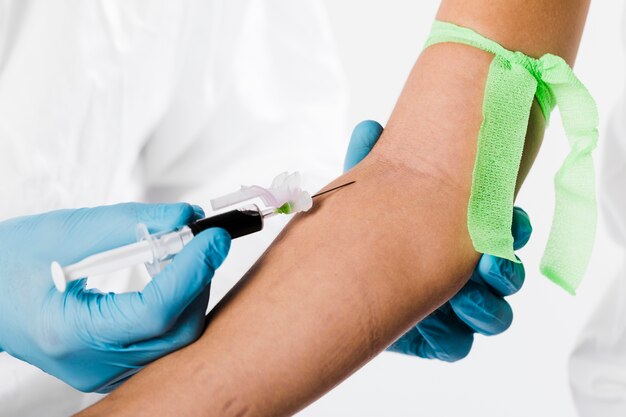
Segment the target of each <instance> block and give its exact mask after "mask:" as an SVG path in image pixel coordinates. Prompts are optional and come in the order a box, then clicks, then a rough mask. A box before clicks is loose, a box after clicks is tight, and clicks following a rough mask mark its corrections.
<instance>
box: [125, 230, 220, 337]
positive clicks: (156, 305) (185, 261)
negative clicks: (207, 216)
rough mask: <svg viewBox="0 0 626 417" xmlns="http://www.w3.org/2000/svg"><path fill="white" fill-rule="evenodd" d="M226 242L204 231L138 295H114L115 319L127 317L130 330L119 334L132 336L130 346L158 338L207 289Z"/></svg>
mask: <svg viewBox="0 0 626 417" xmlns="http://www.w3.org/2000/svg"><path fill="white" fill-rule="evenodd" d="M230 240H231V239H230V236H229V235H228V233H227V232H226V231H224V230H222V229H209V230H206V231H204V232H202V233H200V234H199V235H197V236H195V237H194V238H193V239H192V240H191V242H189V244H188V245H187V246H186V247H185V248H184V249H183V250H182V251H181V252H180V253H179V254H178V255H176V257H175V258H174V260H173V262H172V263H170V264H169V265H167V266H166V267H165V269H164V270H163V271H162V272H161V273H160V274H158V275H157V276H156V277H154V279H153V280H152V281H151V282H150V283H149V284H148V285H146V287H145V288H144V290H143V291H142V292H141V293H126V294H119V295H117V297H116V304H117V308H118V310H119V313H120V314H119V316H121V317H122V318H129V317H130V319H128V320H127V326H130V327H129V328H127V329H124V330H121V331H126V332H128V331H131V332H132V335H133V338H134V339H133V340H131V342H133V341H141V340H146V339H152V338H155V337H159V336H161V335H164V334H165V333H167V332H168V331H169V330H170V329H171V328H172V327H173V326H174V324H175V323H176V321H177V320H178V318H179V316H180V315H181V314H182V313H183V311H184V310H185V308H187V306H189V305H190V304H191V302H192V301H193V300H194V299H196V297H198V295H200V294H201V293H202V292H203V291H204V290H206V289H207V286H208V285H209V283H210V282H211V279H212V278H213V275H214V273H215V270H216V269H217V268H218V267H219V266H220V265H221V264H222V262H223V261H224V259H225V258H226V255H227V254H228V251H229V249H230ZM118 321H119V320H118ZM122 327H125V326H122Z"/></svg>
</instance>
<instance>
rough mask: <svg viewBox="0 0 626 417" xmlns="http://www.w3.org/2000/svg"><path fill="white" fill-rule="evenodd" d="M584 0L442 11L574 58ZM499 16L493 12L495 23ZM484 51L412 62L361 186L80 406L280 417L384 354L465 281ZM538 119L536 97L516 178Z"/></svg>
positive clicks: (535, 138)
mask: <svg viewBox="0 0 626 417" xmlns="http://www.w3.org/2000/svg"><path fill="white" fill-rule="evenodd" d="M587 6H588V4H587V0H550V1H540V0H500V1H493V0H445V1H443V4H442V8H441V10H440V13H439V18H440V19H442V20H446V21H451V22H454V23H457V24H460V25H464V26H468V27H471V28H473V29H475V30H477V31H478V32H480V33H483V34H485V35H487V36H489V37H490V38H492V39H495V40H498V41H499V42H501V43H502V44H503V45H504V46H505V47H508V48H509V49H518V50H522V51H525V52H527V53H529V54H532V55H535V56H538V55H541V54H543V53H545V52H552V53H556V54H559V55H561V56H564V57H565V58H566V59H567V60H568V61H569V62H570V63H571V62H572V61H573V59H574V56H575V51H576V49H577V45H578V42H579V38H580V34H581V32H582V28H583V25H584V20H585V15H586V12H587ZM496 16H497V18H495V17H496ZM491 59H492V56H491V55H489V54H487V53H485V52H481V51H480V50H478V49H474V48H471V47H467V46H462V45H457V44H441V45H436V46H433V47H431V48H429V49H428V50H426V51H425V52H424V53H423V54H422V55H421V56H420V58H419V59H418V61H417V64H416V65H415V67H414V69H413V71H412V73H411V75H410V77H409V79H408V82H407V84H406V86H405V88H404V90H403V92H402V95H401V97H400V99H399V101H398V104H397V107H396V109H395V111H394V113H393V115H392V118H391V120H390V121H389V123H388V125H387V128H386V130H385V133H384V135H383V137H382V138H381V140H380V141H379V144H378V145H377V146H376V148H375V149H374V150H373V151H372V153H371V155H370V156H369V157H368V158H366V159H365V161H364V162H363V163H361V164H360V165H359V166H357V167H356V168H355V169H353V170H352V171H350V172H348V173H347V174H346V175H344V176H343V177H341V178H340V179H338V180H337V181H335V182H334V183H333V184H331V185H337V184H341V183H343V182H345V181H349V180H356V183H355V184H354V185H351V186H349V187H346V188H344V189H342V190H341V191H337V192H335V193H331V194H329V195H327V196H325V197H324V198H323V200H321V201H317V203H318V204H319V206H318V207H317V208H316V209H315V210H314V211H313V212H312V213H308V214H305V215H301V216H299V217H298V218H297V219H295V220H294V221H293V222H292V223H291V224H290V225H289V226H288V227H287V229H286V230H285V231H284V232H283V234H282V235H281V236H280V237H279V238H278V240H277V241H276V242H275V243H274V244H273V245H272V246H271V248H270V249H269V250H268V251H267V253H266V254H265V255H264V256H263V257H262V258H261V259H260V260H259V262H258V263H257V264H256V265H255V266H254V267H253V268H252V270H251V271H250V272H249V273H248V274H247V275H246V277H245V278H244V279H243V280H242V282H241V283H240V284H239V285H238V286H237V287H236V288H235V289H234V290H233V291H232V292H231V294H230V295H229V296H228V297H227V298H226V299H225V300H224V301H223V302H222V303H221V304H220V305H219V306H218V308H217V310H216V311H215V312H214V313H213V314H212V318H211V321H210V324H209V326H208V328H207V330H206V332H205V334H204V335H203V337H202V338H201V339H200V340H199V341H198V342H196V343H194V344H193V345H191V346H189V347H187V348H185V349H182V350H180V351H178V352H175V353H173V354H171V355H169V356H167V357H165V358H163V359H161V360H159V361H157V362H156V363H154V364H152V365H150V366H148V367H147V368H146V369H145V370H144V371H142V372H140V373H139V374H138V375H137V376H135V377H133V378H132V379H131V380H130V381H129V382H127V383H126V384H125V385H124V386H122V387H121V388H120V389H119V390H117V391H116V392H114V393H113V394H112V395H111V396H109V397H108V398H107V399H105V400H104V401H102V402H101V403H99V404H97V405H96V406H95V407H93V408H91V409H90V410H89V411H87V412H86V413H85V415H98V414H100V415H129V416H131V415H132V416H142V415H146V416H150V415H177V416H179V415H194V416H195V415H198V416H213V415H215V416H231V415H232V416H280V415H289V414H292V413H294V412H295V411H296V410H298V409H300V408H302V407H303V406H305V405H306V404H308V403H310V402H311V401H313V400H315V399H316V398H318V397H319V396H321V395H322V394H324V393H325V392H326V391H328V390H329V389H331V388H332V387H333V386H334V385H336V384H337V383H339V382H340V381H342V380H343V379H344V378H346V377H347V376H348V375H350V374H351V373H352V372H354V371H355V370H356V369H357V368H359V367H360V366H362V365H363V364H364V363H366V362H367V361H368V360H370V359H371V358H372V357H373V356H374V355H376V354H377V353H379V352H380V351H381V350H383V349H384V348H385V347H386V346H387V345H389V344H390V343H391V342H393V341H394V340H395V339H396V338H397V337H399V336H400V335H401V334H402V333H403V332H405V331H406V330H407V329H408V328H409V327H410V326H412V325H413V324H414V323H415V322H416V321H418V320H419V319H421V318H422V317H424V316H425V315H427V314H428V313H430V312H431V311H433V310H434V309H436V308H437V307H438V306H439V305H440V304H442V303H443V302H444V301H445V300H447V299H448V298H450V297H451V296H452V295H453V294H454V293H455V292H456V291H457V290H458V289H459V288H460V287H461V286H462V285H463V284H464V283H465V281H466V280H467V278H468V277H469V274H470V272H471V271H472V269H473V267H474V264H475V262H476V260H477V257H478V255H477V254H476V253H475V252H474V250H473V248H472V244H471V241H470V239H469V235H468V231H467V202H468V198H469V193H470V185H471V175H472V168H473V164H474V157H475V150H476V138H477V135H478V129H479V127H480V124H481V120H482V115H481V108H482V101H483V90H484V85H485V80H486V76H487V71H488V67H489V64H490V61H491ZM543 128H544V123H543V120H542V118H541V115H540V111H539V110H538V107H537V106H536V105H535V106H534V107H533V112H532V116H531V124H530V126H529V131H528V138H527V145H526V150H525V152H524V161H523V164H522V172H521V175H520V179H523V178H524V176H525V174H526V173H527V171H528V169H529V167H530V165H531V163H532V160H533V158H534V156H535V154H536V151H537V149H538V147H539V143H540V141H541V137H542V135H543Z"/></svg>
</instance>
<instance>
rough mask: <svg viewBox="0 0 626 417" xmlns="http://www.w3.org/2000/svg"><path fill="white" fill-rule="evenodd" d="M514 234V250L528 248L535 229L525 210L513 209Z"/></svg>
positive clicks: (512, 230) (512, 228)
mask: <svg viewBox="0 0 626 417" xmlns="http://www.w3.org/2000/svg"><path fill="white" fill-rule="evenodd" d="M511 233H512V234H513V249H515V250H518V249H521V248H523V247H524V246H526V244H527V243H528V240H529V239H530V235H531V234H532V233H533V227H532V225H531V224H530V217H528V213H526V212H525V211H524V209H522V208H520V207H514V208H513V225H512V226H511Z"/></svg>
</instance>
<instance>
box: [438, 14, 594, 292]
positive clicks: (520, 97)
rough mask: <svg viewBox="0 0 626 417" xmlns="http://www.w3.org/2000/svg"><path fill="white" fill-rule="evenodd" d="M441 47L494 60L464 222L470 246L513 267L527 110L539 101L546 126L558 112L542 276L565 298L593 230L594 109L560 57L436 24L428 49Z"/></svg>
mask: <svg viewBox="0 0 626 417" xmlns="http://www.w3.org/2000/svg"><path fill="white" fill-rule="evenodd" d="M444 42H455V43H461V44H465V45H470V46H473V47H476V48H479V49H482V50H484V51H487V52H490V53H492V54H494V55H495V56H494V59H493V61H492V62H491V66H490V67H489V74H488V76H487V83H486V86H485V95H484V101H483V121H482V125H481V127H480V131H479V134H478V149H477V153H476V162H475V165H474V173H473V179H472V190H471V195H470V201H469V208H468V213H467V223H468V229H469V233H470V236H471V238H472V242H473V244H474V248H475V249H476V250H477V251H478V252H481V253H487V254H490V255H495V256H497V257H500V258H506V259H509V260H512V261H514V262H518V260H517V258H516V257H515V254H514V253H513V236H512V235H511V223H512V219H513V199H514V193H515V184H516V181H517V174H518V171H519V166H520V161H521V159H522V151H523V149H524V141H525V138H526V130H527V128H528V119H529V117H530V108H531V105H532V102H533V99H534V98H535V97H537V102H538V103H539V105H540V107H541V110H542V112H543V115H544V117H545V118H546V121H548V120H549V116H550V113H551V111H552V109H553V108H554V107H555V106H558V107H559V110H560V113H561V119H562V121H563V127H564V128H565V132H566V134H567V138H568V140H569V143H570V148H571V152H570V154H569V155H568V156H567V158H566V159H565V162H564V163H563V166H561V169H560V170H559V171H558V173H557V174H556V177H555V181H554V183H555V193H556V203H555V209H554V220H553V223H552V229H551V231H550V237H549V239H548V243H547V246H546V250H545V253H544V255H543V259H542V261H541V271H542V272H543V274H544V275H546V276H547V277H548V278H550V279H551V280H552V281H554V282H555V283H557V284H558V285H560V286H561V287H563V288H564V289H565V290H567V291H568V292H570V293H572V294H573V293H574V292H575V290H576V288H577V287H578V285H579V284H580V281H581V280H582V277H583V275H584V273H585V269H586V267H587V264H588V263H589V258H590V256H591V251H592V248H593V242H594V238H595V230H596V217H597V213H596V211H597V209H596V196H595V171H594V167H593V160H592V157H591V153H592V151H593V149H595V147H596V145H597V142H598V111H597V108H596V104H595V102H594V100H593V98H592V97H591V95H590V94H589V92H588V91H587V89H586V88H585V86H584V85H583V84H582V83H581V82H580V81H579V80H578V78H576V76H575V75H574V72H573V71H572V69H571V68H570V67H569V65H567V63H566V62H565V61H564V60H563V59H562V58H560V57H558V56H555V55H551V54H547V55H544V56H543V57H541V58H540V59H534V58H530V57H528V56H526V55H524V54H523V53H521V52H512V51H509V50H507V49H505V48H503V47H502V46H501V45H499V44H498V43H496V42H494V41H492V40H490V39H487V38H485V37H483V36H481V35H479V34H477V33H476V32H474V31H472V30H470V29H466V28H462V27H459V26H456V25H453V24H451V23H445V22H440V21H436V22H435V24H434V26H433V29H432V32H431V34H430V37H429V39H428V41H427V43H426V47H429V46H431V45H435V44H438V43H444Z"/></svg>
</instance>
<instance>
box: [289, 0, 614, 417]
mask: <svg viewBox="0 0 626 417" xmlns="http://www.w3.org/2000/svg"><path fill="white" fill-rule="evenodd" d="M326 3H327V6H328V9H329V13H330V16H331V20H332V25H333V30H334V32H335V35H336V37H337V41H338V48H339V53H340V56H341V59H342V61H343V64H344V67H345V70H346V74H347V78H348V82H349V86H350V89H351V106H350V114H349V120H348V122H349V125H354V124H355V123H357V122H358V121H360V120H362V119H368V118H372V119H377V120H379V121H381V122H382V123H383V124H384V122H385V121H386V120H387V118H388V116H389V114H390V112H391V110H392V108H393V105H394V103H395V101H396V99H397V97H398V94H399V92H400V90H401V88H402V84H403V83H404V80H405V79H406V76H407V74H408V72H409V70H410V68H411V66H412V64H413V62H414V60H415V58H416V57H417V54H418V53H419V51H420V49H421V46H422V44H423V43H424V41H425V39H426V36H427V34H428V31H429V27H430V24H431V22H432V18H433V16H434V13H435V11H436V7H437V4H438V2H436V1H416V0H385V1H381V0H342V1H331V0H326ZM622 6H623V0H608V1H598V0H596V1H595V2H593V6H592V10H591V15H590V17H589V21H588V25H587V30H586V34H585V38H584V41H583V44H582V47H581V52H580V54H579V58H578V63H577V65H576V71H577V74H578V75H579V77H580V78H581V79H582V80H583V82H585V83H586V85H587V86H588V87H589V89H590V90H591V92H592V94H594V96H595V97H596V99H597V101H598V104H599V107H600V111H601V115H602V120H603V122H602V123H603V124H602V126H606V121H607V117H608V114H609V112H610V110H611V108H612V106H613V104H614V103H615V101H616V100H617V98H618V96H619V95H620V94H621V89H622V83H623V82H622V80H623V78H624V67H623V58H622V49H621V44H620V39H621V35H620V26H621V25H620V23H621V15H622ZM450 65H454V63H450ZM554 116H555V117H554V118H553V120H552V125H551V127H550V128H549V131H548V133H547V135H546V140H545V143H544V146H543V149H542V152H541V154H540V156H539V159H538V160H537V163H536V164H535V167H534V169H533V171H532V173H531V174H530V176H529V178H528V180H527V181H526V184H525V186H524V188H523V190H522V193H521V195H520V197H519V199H518V203H517V204H518V205H520V206H522V207H524V208H525V209H526V210H527V211H528V212H529V213H530V215H531V219H532V221H533V225H534V229H535V233H534V235H533V238H532V240H531V242H530V243H529V245H528V247H527V248H526V249H524V250H523V251H521V252H520V256H521V257H522V258H523V260H524V261H525V265H526V270H527V278H526V284H525V287H524V289H523V291H522V292H521V293H519V294H518V295H516V296H514V297H512V298H511V299H510V301H511V303H512V305H513V308H514V311H515V320H514V323H513V325H512V327H511V328H510V329H509V331H508V332H506V333H505V334H503V335H501V336H497V337H491V338H486V337H482V336H478V337H476V340H475V343H474V349H473V351H472V353H471V354H470V356H469V357H468V358H467V359H465V360H463V361H461V362H460V363H455V364H444V363H439V362H432V361H427V360H421V359H416V358H409V357H403V356H401V355H397V354H392V353H384V354H382V355H380V356H379V357H378V358H376V359H375V360H374V361H372V362H371V363H370V364H368V365H367V366H365V368H363V369H361V370H360V371H359V372H357V373H356V374H355V375H354V376H353V377H351V378H350V379H348V380H347V381H346V382H345V383H343V384H341V385H340V386H339V387H338V388H336V389H335V390H334V391H332V392H331V393H330V394H328V395H326V396H325V397H324V398H322V399H321V400H319V401H318V402H316V403H315V404H313V405H312V406H310V407H309V408H307V409H306V410H304V411H303V412H302V413H301V415H302V416H418V415H419V416H425V415H427V416H430V417H437V416H446V417H449V416H481V417H489V416H494V417H496V416H497V417H503V416H506V417H517V416H520V417H521V416H524V417H527V416H559V417H568V416H575V415H576V413H575V410H574V406H573V403H572V400H571V395H570V392H569V386H568V379H567V359H568V355H569V353H570V351H571V350H572V348H573V346H574V342H575V340H576V337H577V334H578V332H579V331H580V329H581V327H582V326H583V325H584V323H585V321H586V320H587V318H588V316H589V314H590V312H591V310H592V307H593V305H594V303H595V302H597V300H598V298H599V297H600V295H601V294H602V292H603V291H604V289H605V288H606V285H607V283H608V281H609V280H610V279H611V278H612V276H613V274H614V272H613V271H616V270H617V264H618V263H619V262H620V259H621V258H620V253H619V251H618V250H617V248H616V247H615V246H613V244H612V243H611V242H610V240H609V238H608V237H607V233H606V230H605V229H604V228H602V229H601V230H600V232H599V236H598V242H597V246H596V251H595V254H594V258H593V261H592V264H591V267H590V270H589V273H588V275H587V277H586V280H585V281H584V282H583V284H582V285H581V287H580V289H579V295H578V296H576V297H572V296H570V295H567V294H566V293H565V292H564V291H562V290H560V289H559V288H558V287H556V286H555V285H554V284H552V283H551V282H549V281H548V280H547V279H545V278H543V277H542V276H541V275H540V274H539V272H538V271H539V267H538V265H539V260H540V257H541V253H542V251H543V247H544V244H545V242H546V238H547V233H548V230H549V225H550V222H551V216H552V209H553V187H552V177H553V175H554V173H555V171H556V169H557V168H558V166H559V165H560V163H561V161H562V160H563V158H564V156H565V155H566V152H567V149H568V148H567V142H566V139H565V137H564V135H563V132H562V128H561V125H560V120H559V118H558V114H556V113H555V115H554ZM348 134H349V132H346V135H348ZM597 162H601V161H598V160H597Z"/></svg>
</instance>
